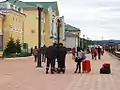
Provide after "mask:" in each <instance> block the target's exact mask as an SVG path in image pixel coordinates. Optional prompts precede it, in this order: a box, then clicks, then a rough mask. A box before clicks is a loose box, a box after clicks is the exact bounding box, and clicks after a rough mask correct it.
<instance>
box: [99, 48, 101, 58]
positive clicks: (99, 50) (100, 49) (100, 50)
mask: <svg viewBox="0 0 120 90" xmlns="http://www.w3.org/2000/svg"><path fill="white" fill-rule="evenodd" d="M98 59H101V48H100V46H98Z"/></svg>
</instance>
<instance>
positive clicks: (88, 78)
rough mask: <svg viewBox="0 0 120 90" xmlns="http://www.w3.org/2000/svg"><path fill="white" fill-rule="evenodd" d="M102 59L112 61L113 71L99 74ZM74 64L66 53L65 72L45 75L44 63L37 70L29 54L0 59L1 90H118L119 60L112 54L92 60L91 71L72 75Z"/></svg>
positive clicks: (119, 76)
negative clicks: (107, 73)
mask: <svg viewBox="0 0 120 90" xmlns="http://www.w3.org/2000/svg"><path fill="white" fill-rule="evenodd" d="M87 57H88V59H90V60H91V56H90V55H88V56H87ZM104 62H108V63H110V64H111V69H112V74H109V75H101V74H99V69H100V67H101V66H102V64H103V63H104ZM75 64H76V63H75V62H74V61H73V60H72V59H71V55H67V57H66V67H67V68H66V69H67V70H66V73H65V74H45V66H44V67H43V68H37V69H36V65H35V62H34V60H33V58H32V57H29V58H27V59H23V58H22V59H7V60H0V90H119V88H120V61H119V60H117V59H116V58H115V57H112V56H111V55H109V54H108V53H105V55H104V56H103V57H102V59H101V60H96V61H95V60H91V65H92V72H91V73H82V74H74V69H75Z"/></svg>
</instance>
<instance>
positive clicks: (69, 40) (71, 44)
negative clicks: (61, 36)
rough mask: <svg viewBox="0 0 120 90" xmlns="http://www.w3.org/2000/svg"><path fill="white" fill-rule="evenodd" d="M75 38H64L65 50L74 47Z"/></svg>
mask: <svg viewBox="0 0 120 90" xmlns="http://www.w3.org/2000/svg"><path fill="white" fill-rule="evenodd" d="M76 43H77V42H76V37H66V42H65V44H66V47H67V48H73V47H76Z"/></svg>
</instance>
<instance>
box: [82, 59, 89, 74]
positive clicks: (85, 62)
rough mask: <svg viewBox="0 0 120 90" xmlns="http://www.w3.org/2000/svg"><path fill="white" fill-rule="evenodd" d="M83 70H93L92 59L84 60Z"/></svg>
mask: <svg viewBox="0 0 120 90" xmlns="http://www.w3.org/2000/svg"><path fill="white" fill-rule="evenodd" d="M82 68H83V72H90V71H91V64H90V60H85V61H83V62H82Z"/></svg>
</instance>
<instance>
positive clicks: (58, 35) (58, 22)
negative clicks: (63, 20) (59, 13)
mask: <svg viewBox="0 0 120 90" xmlns="http://www.w3.org/2000/svg"><path fill="white" fill-rule="evenodd" d="M57 25H58V28H57V40H58V45H59V43H60V19H57Z"/></svg>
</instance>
